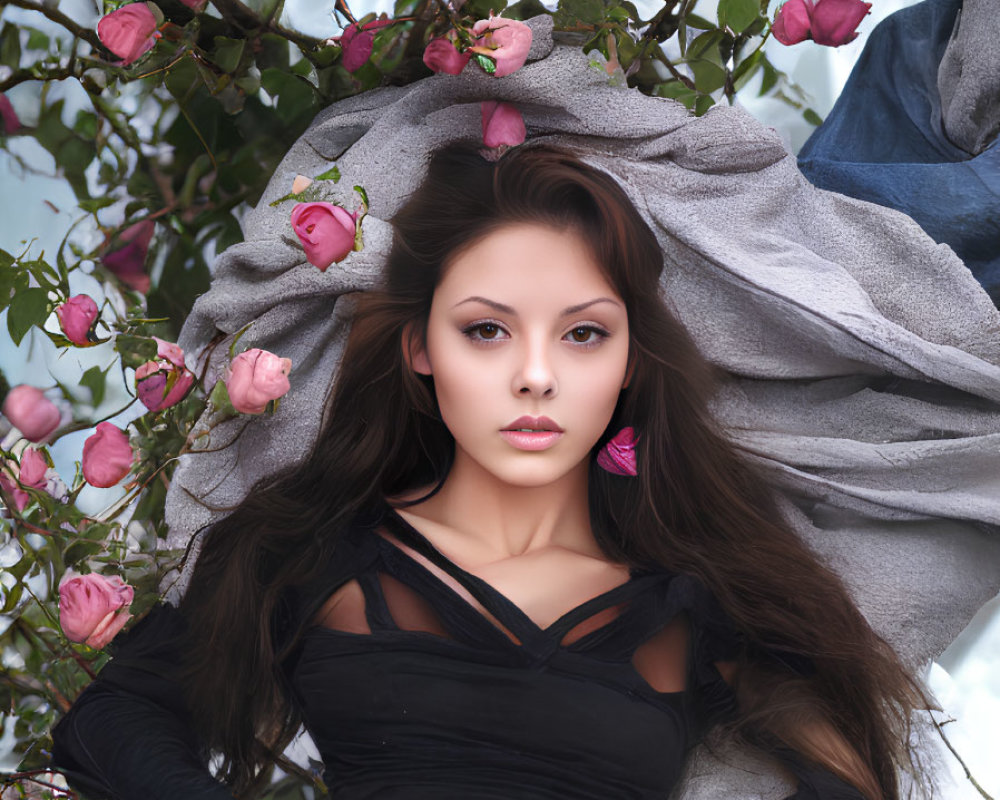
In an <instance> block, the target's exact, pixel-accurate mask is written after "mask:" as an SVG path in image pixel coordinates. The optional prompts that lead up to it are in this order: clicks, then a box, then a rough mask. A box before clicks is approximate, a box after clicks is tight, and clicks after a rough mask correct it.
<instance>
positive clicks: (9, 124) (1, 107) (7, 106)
mask: <svg viewBox="0 0 1000 800" xmlns="http://www.w3.org/2000/svg"><path fill="white" fill-rule="evenodd" d="M20 127H21V120H19V119H18V118H17V112H16V111H15V110H14V105H13V103H11V102H10V98H9V97H7V95H5V94H0V129H2V132H3V133H4V134H11V133H14V132H15V131H17V130H19V129H20Z"/></svg>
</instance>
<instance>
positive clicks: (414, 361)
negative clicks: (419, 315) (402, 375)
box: [403, 323, 432, 375]
mask: <svg viewBox="0 0 1000 800" xmlns="http://www.w3.org/2000/svg"><path fill="white" fill-rule="evenodd" d="M403 358H404V359H405V360H406V364H407V366H408V367H409V368H410V369H412V370H413V371H414V372H416V373H419V374H420V375H430V374H432V370H431V362H430V359H429V358H427V347H426V345H425V344H424V337H423V336H422V335H421V334H420V333H419V332H418V331H417V330H416V329H415V328H414V326H413V324H412V323H407V324H406V327H405V328H403Z"/></svg>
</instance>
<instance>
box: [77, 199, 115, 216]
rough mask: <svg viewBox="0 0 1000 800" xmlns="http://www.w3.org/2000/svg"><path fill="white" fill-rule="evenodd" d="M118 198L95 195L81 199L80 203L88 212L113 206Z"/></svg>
mask: <svg viewBox="0 0 1000 800" xmlns="http://www.w3.org/2000/svg"><path fill="white" fill-rule="evenodd" d="M116 202H117V200H116V199H115V198H114V197H93V198H91V199H89V200H81V201H80V202H79V203H78V205H79V206H80V208H82V209H83V210H84V211H86V212H87V213H93V212H94V211H99V210H100V209H102V208H107V207H108V206H113V205H114V204H115V203H116Z"/></svg>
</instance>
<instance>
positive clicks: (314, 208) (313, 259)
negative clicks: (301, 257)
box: [292, 202, 357, 272]
mask: <svg viewBox="0 0 1000 800" xmlns="http://www.w3.org/2000/svg"><path fill="white" fill-rule="evenodd" d="M292 228H293V229H294V230H295V235H296V236H298V237H299V241H300V242H302V247H303V248H305V251H306V259H307V260H308V261H309V263H310V264H312V265H313V266H314V267H319V269H320V271H321V272H325V271H326V268H327V267H329V266H330V265H331V264H333V263H334V262H335V261H343V260H344V259H345V258H347V255H348V253H350V252H351V251H352V250H353V249H354V237H355V234H356V231H357V216H356V215H355V214H351V213H350V212H349V211H346V210H345V209H343V208H341V207H340V206H335V205H334V204H333V203H322V202H318V203H299V204H298V205H296V206H295V208H293V209H292Z"/></svg>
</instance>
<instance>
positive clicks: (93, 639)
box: [59, 572, 135, 650]
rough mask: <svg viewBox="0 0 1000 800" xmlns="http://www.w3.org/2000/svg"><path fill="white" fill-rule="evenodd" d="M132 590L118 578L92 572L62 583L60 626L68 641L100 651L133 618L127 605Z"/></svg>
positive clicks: (60, 586)
mask: <svg viewBox="0 0 1000 800" xmlns="http://www.w3.org/2000/svg"><path fill="white" fill-rule="evenodd" d="M134 596H135V591H134V590H133V589H132V587H131V586H129V585H128V584H127V583H125V581H123V580H122V579H121V577H119V576H118V575H112V576H110V577H105V576H104V575H98V574H97V573H94V572H91V573H89V574H87V575H77V576H75V577H72V578H69V579H66V580H63V582H62V583H61V584H60V585H59V624H60V626H62V629H63V633H65V634H66V638H67V639H69V640H70V641H71V642H83V643H84V644H87V645H89V646H90V647H93V648H94V649H95V650H100V649H101V648H102V647H104V646H105V645H107V644H108V642H110V641H111V640H112V639H114V638H115V636H116V635H117V633H118V631H120V630H121V629H122V627H123V626H124V625H125V623H126V622H128V620H129V619H130V618H131V617H132V615H131V614H130V613H129V610H128V608H129V606H130V605H131V603H132V598H133V597H134Z"/></svg>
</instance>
